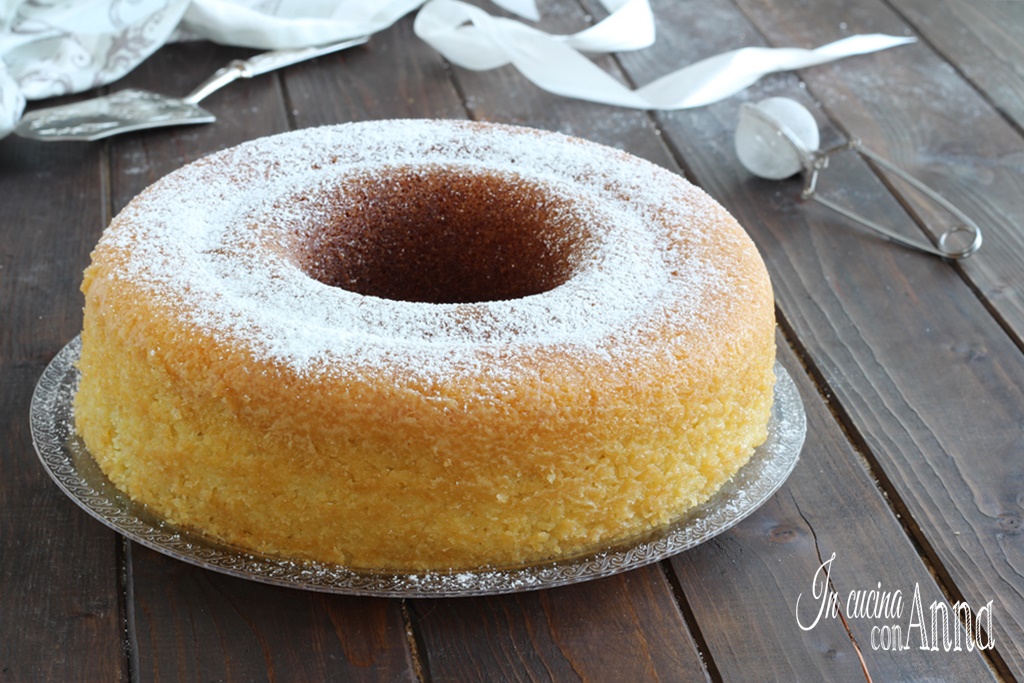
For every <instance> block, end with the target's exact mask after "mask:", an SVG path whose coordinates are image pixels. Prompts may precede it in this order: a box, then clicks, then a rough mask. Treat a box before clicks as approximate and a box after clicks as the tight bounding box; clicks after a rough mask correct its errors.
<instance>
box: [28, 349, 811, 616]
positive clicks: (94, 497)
mask: <svg viewBox="0 0 1024 683" xmlns="http://www.w3.org/2000/svg"><path fill="white" fill-rule="evenodd" d="M80 351H81V341H80V339H79V338H77V337H76V338H75V339H74V340H72V341H71V342H70V343H69V344H68V345H67V346H65V347H64V349H63V350H61V351H60V352H59V353H58V354H57V356H56V357H54V359H53V361H51V362H50V364H49V366H47V368H46V371H45V372H44V373H43V375H42V377H41V378H40V379H39V383H38V384H37V385H36V389H35V393H34V394H33V396H32V405H31V409H30V420H31V426H32V440H33V443H34V444H35V447H36V452H37V453H38V454H39V458H40V460H42V463H43V466H44V467H45V468H46V471H47V472H48V473H49V475H50V476H51V477H52V478H53V480H54V481H55V482H57V485H58V486H59V487H60V488H61V490H62V491H64V493H65V494H67V496H68V497H69V498H71V499H72V500H73V501H75V502H76V503H77V504H78V505H80V506H81V507H82V508H83V509H84V510H85V511H86V512H88V513H89V514H90V515H92V516H93V517H95V518H96V519H98V520H99V521H101V522H103V523H104V524H106V525H107V526H109V527H110V528H112V529H114V530H115V531H117V532H119V533H121V534H123V535H124V536H126V537H127V538H130V539H131V540H133V541H135V542H137V543H139V544H141V545H144V546H146V547H148V548H152V549H153V550H156V551H158V552H161V553H164V554H165V555H170V556H171V557H174V558H176V559H179V560H182V561H184V562H188V563H191V564H194V565H197V566H200V567H204V568H206V569H212V570H214V571H218V572H222V573H225V574H230V575H232V576H237V577H241V578H244V579H250V580H253V581H260V582H263V583H269V584H275V585H280V586H288V587H291V588H300V589H305V590H312V591H321V592H327V593H346V594H353V595H372V596H383V597H451V596H469V595H491V594H498V593H512V592H517V591H526V590H535V589H539V588H551V587H554V586H562V585H566V584H572V583H579V582H582V581H588V580H590V579H597V578H600V577H604V576H611V575H613V574H618V573H621V572H625V571H628V570H631V569H636V568H638V567H642V566H644V565H647V564H651V563H653V562H658V561H660V560H663V559H665V558H667V557H669V556H671V555H675V554H676V553H679V552H681V551H683V550H687V549H689V548H692V547H694V546H696V545H699V544H701V543H703V542H705V541H707V540H709V539H711V538H713V537H715V536H717V535H718V534H720V533H722V532H724V531H726V530H727V529H730V528H732V527H733V526H735V525H736V524H737V523H739V522H740V521H741V520H742V519H744V518H745V517H747V516H748V515H750V514H751V513H752V512H754V510H756V509H757V508H758V507H760V506H761V504H762V503H764V502H765V501H766V500H768V498H770V497H771V496H772V495H773V494H774V493H775V492H776V491H777V490H778V489H779V487H780V486H782V484H783V482H785V481H786V479H787V478H788V477H789V475H790V473H791V472H792V471H793V468H794V467H795V466H796V463H797V460H798V458H799V454H800V449H801V447H802V446H803V442H804V435H805V433H806V431H807V418H806V415H805V414H804V407H803V403H802V402H801V400H800V394H799V393H798V391H797V389H796V385H795V384H794V383H793V380H792V378H790V376H789V374H788V373H787V372H786V370H785V369H784V368H783V367H782V366H781V365H779V364H778V363H776V365H775V373H776V376H777V381H776V385H775V401H774V404H773V406H772V415H771V420H770V421H769V423H768V440H767V441H766V442H765V443H764V444H763V445H762V446H760V447H759V448H758V449H757V450H756V451H755V452H754V455H753V457H752V458H751V459H750V462H748V463H747V464H746V465H744V466H743V468H742V469H740V471H739V472H738V473H737V474H736V476H735V477H733V479H732V480H730V481H729V482H728V483H727V484H726V485H725V486H723V487H722V489H721V490H720V491H719V492H718V493H717V494H716V495H715V496H714V497H713V498H712V499H711V500H710V501H708V502H707V503H705V504H704V505H702V506H700V507H698V508H696V509H694V510H692V511H690V512H689V513H687V514H686V515H684V516H683V517H682V518H680V519H678V520H676V521H675V522H673V523H672V524H670V525H668V526H667V527H664V528H660V529H657V530H655V531H653V532H650V533H647V534H644V535H643V536H640V537H637V538H633V539H630V540H628V541H625V542H622V543H618V544H616V545H613V546H609V547H606V548H601V549H598V550H595V551H593V552H589V553H586V554H583V555H579V556H576V557H565V558H559V559H555V560H551V561H547V562H540V563H536V564H530V565H523V566H516V567H483V568H480V569H473V570H460V571H451V572H423V573H391V572H376V571H365V570H356V569H351V568H348V567H344V566H340V565H335V564H326V563H321V562H309V561H304V560H290V559H287V558H280V557H271V556H266V555H259V554H255V553H252V552H249V551H246V550H243V549H240V548H235V547H230V546H226V545H224V544H223V543H220V542H218V541H216V540H213V539H211V538H209V537H207V536H204V535H202V534H200V533H198V532H196V531H193V530H189V529H183V528H180V527H176V526H174V525H171V524H168V523H166V522H164V521H163V520H161V519H160V518H159V517H158V516H156V515H154V514H153V513H152V512H150V511H149V510H148V509H147V508H146V507H145V506H143V505H140V504H138V503H135V502H133V501H131V500H130V499H129V498H128V497H127V496H126V495H125V494H123V493H122V492H121V491H119V490H118V489H117V488H115V487H114V485H113V484H112V483H111V482H110V480H109V479H107V477H106V476H105V475H104V474H103V472H102V471H100V469H99V466H97V464H96V462H95V460H93V458H92V456H91V455H90V454H89V452H88V450H87V449H86V448H85V446H84V444H83V443H82V441H81V439H80V438H79V437H78V435H77V434H76V433H75V429H74V420H73V415H72V399H73V398H74V394H75V390H76V387H77V385H78V377H79V375H78V370H77V368H76V363H77V361H78V357H79V353H80Z"/></svg>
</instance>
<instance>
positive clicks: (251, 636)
mask: <svg viewBox="0 0 1024 683" xmlns="http://www.w3.org/2000/svg"><path fill="white" fill-rule="evenodd" d="M251 52H252V51H247V50H239V49H232V48H224V47H218V46H215V45H211V44H207V43H193V44H184V45H174V46H170V47H167V48H164V49H162V50H161V51H160V52H158V53H157V54H156V55H155V56H154V57H153V59H151V60H149V61H148V62H147V63H146V64H145V65H144V66H143V67H141V68H140V69H139V70H137V71H136V72H135V73H133V74H132V76H131V77H130V79H128V80H127V81H126V82H125V84H124V85H125V87H129V86H131V87H142V88H149V89H157V88H160V89H162V91H163V92H169V93H178V92H188V91H189V90H190V89H191V88H192V87H193V86H194V85H195V84H196V83H198V82H200V81H201V80H202V79H203V78H205V76H206V75H208V74H209V73H212V72H213V71H214V70H215V69H217V68H218V67H220V66H221V65H223V64H225V63H227V62H228V61H230V60H231V59H234V58H238V57H245V56H247V55H248V54H251ZM345 58H346V57H344V56H343V55H332V56H330V57H325V58H323V59H321V60H318V61H315V62H309V63H304V64H299V65H295V66H293V67H291V68H290V72H291V73H292V74H296V73H299V74H301V73H302V72H304V71H305V72H308V71H320V72H323V71H326V70H330V69H332V68H334V67H335V66H336V64H337V63H338V61H339V60H343V59H345ZM168 74H173V77H170V78H168ZM296 77H299V78H301V76H296ZM204 106H205V107H206V108H208V109H209V110H210V111H212V112H214V113H215V114H216V115H217V117H218V121H217V122H216V123H215V124H212V125H205V126H193V127H181V128H175V129H164V130H153V131H148V132H145V133H142V134H140V135H136V136H129V137H125V138H121V139H118V140H116V141H115V142H114V143H112V150H113V163H112V167H113V172H112V177H113V191H112V196H113V204H114V206H115V208H116V209H120V208H121V207H123V206H124V204H126V203H127V202H128V201H130V199H131V198H132V197H133V196H134V195H135V194H137V193H138V192H139V191H140V190H142V189H143V188H144V187H145V186H146V185H148V184H150V183H151V182H153V181H154V180H156V179H158V178H160V177H161V176H163V175H165V174H166V173H168V172H170V171H172V170H174V169H176V168H178V167H179V166H181V165H183V164H185V163H188V162H189V161H192V160H194V159H196V158H198V157H201V156H203V155H205V154H207V153H210V152H213V151H216V150H219V149H223V148H225V147H228V146H231V145H234V144H238V143H240V142H242V141H244V140H248V139H252V138H255V137H260V136H262V135H269V134H272V133H279V132H283V131H285V130H288V128H289V127H290V122H289V117H288V113H287V110H286V106H285V99H284V95H283V88H282V82H281V78H280V77H279V76H276V75H268V76H265V77H261V78H258V79H255V80H253V81H244V82H240V83H235V84H233V86H229V87H228V88H227V89H225V90H223V91H221V92H218V93H216V94H214V95H213V96H211V97H210V98H209V100H208V101H205V102H204ZM128 552H129V557H130V563H129V565H128V569H127V572H126V573H127V576H128V581H129V591H130V592H129V599H130V603H129V608H130V613H129V629H128V630H129V633H128V636H129V640H130V645H131V658H132V672H133V678H136V679H141V680H209V679H217V680H232V681H253V680H328V679H331V678H332V677H333V678H338V679H341V680H413V679H414V678H415V665H414V662H413V661H412V648H411V644H410V641H409V640H408V638H407V637H406V626H405V622H404V619H403V615H402V612H401V605H400V603H399V602H397V601H383V600H357V599H348V598H341V597H337V596H329V595H322V594H316V593H304V592H300V591H291V590H283V589H276V588H271V587H268V586H263V585H260V584H255V583H251V582H246V581H240V580H237V579H231V578H228V577H224V576H220V575H217V574H214V573H211V572H208V571H205V570H202V569H198V568H195V567H192V566H189V565H185V564H182V563H180V562H178V561H176V560H173V559H170V558H167V557H165V556H163V555H159V554H157V553H154V552H152V551H148V550H146V549H143V548H141V547H138V546H134V545H133V546H130V548H129V551H128Z"/></svg>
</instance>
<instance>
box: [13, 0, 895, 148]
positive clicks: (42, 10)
mask: <svg viewBox="0 0 1024 683" xmlns="http://www.w3.org/2000/svg"><path fill="white" fill-rule="evenodd" d="M567 1H568V0H567ZM601 1H602V3H603V4H604V6H605V7H606V9H607V10H608V12H609V15H608V17H607V18H605V19H604V20H603V21H601V22H599V23H597V24H595V25H593V26H591V27H590V28H587V29H585V30H583V31H580V32H579V33H575V34H572V35H552V34H549V33H546V32H544V31H542V30H540V29H538V28H535V27H533V26H530V25H527V24H525V23H523V22H522V21H517V20H513V19H508V18H505V17H496V16H492V15H491V14H489V13H487V12H485V11H484V10H482V9H480V8H478V7H474V6H472V5H468V4H466V3H463V2H460V1H459V0H429V2H427V3H426V5H424V6H423V7H422V9H419V13H418V15H417V17H416V22H415V31H416V34H417V35H418V36H419V37H420V38H422V39H423V40H425V41H426V42H427V43H429V44H430V45H431V46H433V47H434V48H435V49H436V50H437V51H438V52H440V53H441V54H442V55H444V56H445V57H446V58H447V59H448V60H450V61H451V62H453V63H455V64H457V65H459V66H462V67H465V68H468V69H475V70H485V69H493V68H497V67H499V66H504V65H507V64H511V65H513V66H515V67H516V68H517V69H519V70H520V71H521V72H522V73H523V74H524V75H525V76H526V77H527V78H529V79H530V80H531V81H532V82H533V83H535V84H536V85H537V86H538V87H541V88H543V89H545V90H548V91H550V92H553V93H556V94H559V95H564V96H566V97H575V98H580V99H585V100H589V101H593V102H602V103H606V104H612V105H618V106H623V107H634V108H640V109H680V108H685V107H695V106H700V105H704V104H709V103H711V102H715V101H717V100H720V99H722V98H724V97H728V96H729V95H731V94H733V93H735V92H737V91H739V90H742V89H743V88H745V87H747V86H748V85H750V84H751V83H753V82H754V81H756V80H757V79H758V78H760V77H761V76H762V75H764V74H766V73H770V72H773V71H780V70H785V69H798V68H801V67H805V66H811V65H815V64H821V63H823V62H826V61H831V60H834V59H839V58H841V57H846V56H849V55H855V54H862V53H865V52H872V51H875V50H881V49H885V48H888V47H893V46H896V45H901V44H904V43H907V42H911V41H913V38H901V37H896V36H882V35H866V36H852V37H850V38H846V39H844V40H840V41H838V42H835V43H831V44H829V45H825V46H823V47H820V48H818V49H816V50H804V49H787V48H781V49H769V48H742V49H738V50H735V51H732V52H728V53H725V54H722V55H718V56H716V57H712V58H710V59H706V60H703V61H701V62H698V63H696V64H693V65H690V66H688V67H685V68H683V69H680V70H678V71H675V72H673V73H670V74H668V75H667V76H663V77H662V78H659V79H658V80H656V81H654V82H653V83H650V84H648V85H646V86H644V87H642V88H639V89H636V90H631V89H629V88H628V87H626V86H625V85H623V84H622V83H620V82H619V81H617V80H616V79H614V78H613V77H612V76H610V75H608V74H607V73H606V72H604V71H602V70H601V69H600V68H599V67H597V66H596V65H595V64H594V63H593V62H592V61H590V60H589V59H588V58H587V57H586V56H584V54H583V53H584V52H589V53H602V52H617V51H624V50H638V49H642V48H644V47H648V46H649V45H651V44H652V43H653V42H654V40H655V33H654V17H653V16H652V13H651V8H650V4H649V2H648V0H601ZM494 2H495V4H496V5H499V6H500V7H502V8H504V9H505V10H508V11H509V12H512V13H514V14H516V15H518V16H520V17H523V18H524V19H527V20H531V21H537V20H538V19H540V16H539V13H538V11H537V7H536V4H535V3H534V0H494ZM423 3H424V0H378V1H377V2H371V1H369V0H340V2H339V1H337V0H48V1H47V2H36V1H34V0H0V137H2V136H3V135H6V134H7V133H9V132H10V131H11V130H12V129H13V127H14V126H15V125H16V124H17V122H18V120H19V119H20V117H21V115H22V113H23V110H24V108H25V101H26V100H38V99H44V98H48V97H55V96H58V95H66V94H69V93H74V92H81V91H83V90H89V89H92V88H95V87H98V86H101V85H106V84H108V83H112V82H114V81H116V80H117V79H119V78H121V77H122V76H124V75H125V74H126V73H128V72H129V71H131V70H132V69H133V68H135V67H136V66H137V65H138V64H139V63H140V62H142V61H143V60H144V59H145V58H146V57H148V56H149V55H150V54H152V53H153V52H154V51H155V50H156V49H157V48H159V47H160V46H161V45H163V44H164V43H166V42H169V41H172V40H181V39H207V40H212V41H215V42H218V43H224V44H229V45H239V46H245V47H252V48H259V49H281V48H294V47H305V46H308V45H320V44H324V43H330V42H334V41H339V40H344V39H346V38H354V37H357V36H362V35H368V34H373V33H377V32H378V31H383V30H385V29H387V28H388V27H389V26H391V25H392V24H393V23H394V22H396V21H397V20H398V19H400V18H401V17H403V16H404V15H406V14H408V13H409V12H412V11H414V10H416V9H417V8H420V6H421V5H423ZM169 94H173V93H169Z"/></svg>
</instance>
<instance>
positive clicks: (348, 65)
mask: <svg viewBox="0 0 1024 683" xmlns="http://www.w3.org/2000/svg"><path fill="white" fill-rule="evenodd" d="M412 20H413V18H412V16H409V17H406V18H405V19H402V20H400V21H399V22H398V23H397V24H395V25H394V26H392V27H391V28H389V29H388V30H387V31H385V32H382V33H380V34H377V35H376V36H374V37H373V38H372V39H371V40H370V42H369V43H367V44H366V45H365V46H362V47H358V48H355V49H353V50H349V51H347V52H342V53H339V54H338V55H333V56H331V57H328V58H325V59H323V60H319V61H318V66H317V68H316V69H304V70H302V71H298V70H292V71H288V72H286V73H285V74H284V79H285V88H286V92H287V97H288V104H289V113H290V115H291V116H292V118H293V121H294V123H295V127H297V128H307V127H310V126H322V125H327V124H335V123H345V122H348V121H364V120H371V119H392V118H454V119H463V118H465V117H466V110H465V108H464V107H463V106H462V102H461V100H460V99H459V95H458V93H457V92H456V91H455V88H454V86H453V85H452V83H451V81H450V80H449V78H448V74H447V71H446V68H445V65H444V61H443V60H442V59H441V58H440V57H439V56H438V55H437V53H436V52H434V50H432V49H431V48H430V47H428V46H427V45H426V44H425V43H424V42H423V41H421V40H420V39H419V38H417V37H416V35H415V34H414V33H413V30H412Z"/></svg>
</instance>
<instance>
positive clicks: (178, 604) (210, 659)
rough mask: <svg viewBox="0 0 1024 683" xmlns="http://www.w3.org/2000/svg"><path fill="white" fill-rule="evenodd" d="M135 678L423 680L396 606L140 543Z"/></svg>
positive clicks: (135, 569)
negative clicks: (269, 579)
mask: <svg viewBox="0 0 1024 683" xmlns="http://www.w3.org/2000/svg"><path fill="white" fill-rule="evenodd" d="M129 566H130V567H131V570H132V577H133V582H132V585H133V592H132V599H133V600H132V601H133V606H134V612H133V618H132V620H131V621H130V636H131V638H132V639H133V641H134V649H135V653H136V654H135V656H134V658H133V669H132V678H133V680H175V681H207V680H219V681H325V680H342V681H415V680H416V676H415V667H414V665H413V661H412V653H411V649H410V646H409V643H408V639H407V637H406V632H405V622H404V620H403V616H402V611H401V603H400V602H399V601H397V600H378V599H373V598H354V597H346V596H331V595H322V594H319V593H309V592H305V591H299V590H292V589H286V588H276V587H272V586H266V585H263V584H259V583H254V582H252V581H245V580H242V579H236V578H232V577H228V576H224V575H222V574H218V573H216V572H210V571H206V570H203V569H199V568H197V567H193V566H191V565H188V564H185V563H182V562H177V561H174V560H170V559H168V558H166V557H164V556H162V555H157V554H156V553H154V552H153V551H151V550H147V549H145V548H142V547H141V546H136V545H133V546H132V549H131V564H130V565H129Z"/></svg>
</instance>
